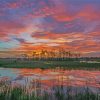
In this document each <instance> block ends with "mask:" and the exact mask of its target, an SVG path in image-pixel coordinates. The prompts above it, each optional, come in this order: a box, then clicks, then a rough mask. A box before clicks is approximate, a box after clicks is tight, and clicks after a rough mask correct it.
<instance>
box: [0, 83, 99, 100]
mask: <svg viewBox="0 0 100 100" xmlns="http://www.w3.org/2000/svg"><path fill="white" fill-rule="evenodd" d="M64 91H66V92H64ZM36 92H38V91H37V90H36V91H35V92H34V91H33V92H30V91H28V89H27V88H26V87H25V86H19V87H13V88H12V86H11V84H6V83H3V82H1V83H0V100H100V95H99V94H98V93H92V92H91V91H89V88H84V92H80V93H79V92H77V91H76V92H75V93H72V88H71V87H68V88H67V89H66V90H65V89H64V87H63V86H59V87H58V86H57V87H54V88H53V91H52V92H51V93H49V92H47V91H44V92H43V94H42V95H41V94H38V93H37V94H36Z"/></svg>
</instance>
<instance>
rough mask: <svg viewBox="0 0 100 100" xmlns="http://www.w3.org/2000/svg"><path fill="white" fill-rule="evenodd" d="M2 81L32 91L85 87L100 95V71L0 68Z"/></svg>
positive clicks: (79, 89) (0, 79)
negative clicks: (25, 87)
mask: <svg viewBox="0 0 100 100" xmlns="http://www.w3.org/2000/svg"><path fill="white" fill-rule="evenodd" d="M0 81H6V82H10V83H11V85H12V86H19V85H22V86H23V85H24V86H27V88H28V89H29V88H30V89H31V90H34V89H35V90H37V89H38V90H39V89H41V90H42V91H48V92H50V91H53V89H54V88H55V87H59V86H63V87H64V88H67V87H72V88H73V90H75V89H76V88H77V89H78V91H83V92H84V89H82V88H85V87H89V89H90V90H91V91H92V92H94V93H97V92H99V93H100V71H97V70H96V71H88V70H63V69H60V68H56V69H39V68H36V69H27V68H22V69H17V68H0Z"/></svg>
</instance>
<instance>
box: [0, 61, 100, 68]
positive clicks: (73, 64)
mask: <svg viewBox="0 0 100 100" xmlns="http://www.w3.org/2000/svg"><path fill="white" fill-rule="evenodd" d="M0 67H5V68H37V67H38V68H42V69H45V68H56V67H63V68H65V69H100V63H86V62H79V61H38V60H37V61H34V60H18V61H16V60H2V59H0Z"/></svg>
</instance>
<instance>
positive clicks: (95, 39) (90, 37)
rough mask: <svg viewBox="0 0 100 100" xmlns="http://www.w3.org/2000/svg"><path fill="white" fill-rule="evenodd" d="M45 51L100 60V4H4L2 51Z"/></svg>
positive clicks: (0, 9)
mask: <svg viewBox="0 0 100 100" xmlns="http://www.w3.org/2000/svg"><path fill="white" fill-rule="evenodd" d="M41 48H42V49H43V48H45V49H52V48H64V49H66V50H70V51H78V52H82V53H86V55H89V56H100V0H0V51H11V50H13V51H19V50H22V51H23V50H26V51H27V50H35V49H41Z"/></svg>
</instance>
